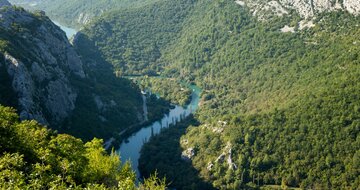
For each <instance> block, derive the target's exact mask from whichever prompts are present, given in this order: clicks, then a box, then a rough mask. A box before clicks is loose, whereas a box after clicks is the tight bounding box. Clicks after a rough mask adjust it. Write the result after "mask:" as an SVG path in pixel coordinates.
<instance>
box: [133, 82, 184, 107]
mask: <svg viewBox="0 0 360 190" xmlns="http://www.w3.org/2000/svg"><path fill="white" fill-rule="evenodd" d="M133 81H135V82H136V83H137V85H138V86H139V87H140V88H141V89H144V90H145V91H150V92H149V93H155V94H157V95H159V97H161V98H163V99H165V100H166V101H168V102H171V103H173V104H177V105H181V106H185V105H187V104H189V103H190V101H191V90H190V89H189V88H188V86H187V84H185V83H182V82H181V81H178V80H176V79H175V78H163V77H148V76H144V77H136V78H134V79H133Z"/></svg>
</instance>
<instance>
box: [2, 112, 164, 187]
mask: <svg viewBox="0 0 360 190" xmlns="http://www.w3.org/2000/svg"><path fill="white" fill-rule="evenodd" d="M0 151H1V155H0V188H1V189H99V190H100V189H102V190H103V189H136V188H137V187H136V186H135V173H134V172H133V171H132V169H131V167H130V165H129V163H121V162H120V158H119V155H118V154H115V153H114V152H112V153H111V155H107V154H106V152H105V150H104V148H103V141H102V140H100V139H96V138H95V139H93V140H92V141H90V142H87V143H83V141H82V140H80V139H77V138H75V137H73V136H70V135H66V134H57V133H56V132H55V131H52V130H50V129H47V128H45V127H43V126H41V125H39V124H38V123H37V122H36V121H21V122H20V121H19V118H18V116H17V114H16V113H15V110H14V109H12V108H8V107H3V106H0ZM138 189H159V190H160V189H165V183H164V181H163V180H159V179H158V178H157V177H156V176H152V177H150V178H149V179H147V180H145V181H144V183H143V184H140V185H139V187H138Z"/></svg>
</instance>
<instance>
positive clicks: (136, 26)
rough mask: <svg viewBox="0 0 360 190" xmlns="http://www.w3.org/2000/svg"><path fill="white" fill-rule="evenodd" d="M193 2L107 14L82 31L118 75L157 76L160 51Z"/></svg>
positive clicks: (179, 2)
mask: <svg viewBox="0 0 360 190" xmlns="http://www.w3.org/2000/svg"><path fill="white" fill-rule="evenodd" d="M194 2H195V1H194V0H182V1H178V2H176V3H174V2H172V1H159V2H158V3H154V4H150V5H149V6H142V7H135V8H132V9H126V10H122V9H120V10H118V11H113V12H109V13H106V14H105V15H104V16H102V17H100V18H98V19H96V21H95V22H93V23H90V24H89V25H87V26H86V27H85V28H84V29H83V30H81V32H82V33H84V34H86V35H87V36H88V37H89V38H90V39H91V40H93V41H95V45H96V47H98V48H99V50H100V51H101V53H102V54H103V55H104V58H105V59H106V60H107V61H108V62H110V63H112V64H113V65H114V67H115V70H116V74H117V76H123V75H139V74H140V75H141V74H146V75H157V74H158V71H159V66H158V65H156V64H155V62H156V61H157V60H158V59H159V58H160V57H161V50H162V49H163V48H164V47H165V46H166V45H167V44H169V43H170V42H171V41H172V40H173V39H175V38H176V36H178V34H179V32H180V30H181V29H182V27H183V26H182V23H183V21H184V19H185V18H186V17H187V14H188V12H189V11H190V10H191V7H192V5H193V3H194Z"/></svg>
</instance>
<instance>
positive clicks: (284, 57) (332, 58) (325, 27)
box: [84, 0, 360, 189]
mask: <svg viewBox="0 0 360 190" xmlns="http://www.w3.org/2000/svg"><path fill="white" fill-rule="evenodd" d="M167 2H169V3H167ZM183 2H186V1H180V2H179V3H173V2H172V3H170V1H162V2H161V3H159V4H154V5H153V6H144V7H142V8H141V10H142V11H141V13H142V14H143V18H142V19H141V21H142V23H141V24H139V25H134V26H131V27H130V26H129V23H127V22H128V21H131V22H130V23H136V22H133V21H135V20H137V19H139V17H138V16H136V15H135V14H133V12H131V11H130V12H128V13H127V12H123V14H124V15H123V16H122V17H119V16H117V15H118V14H113V16H114V17H116V18H117V19H108V18H110V17H109V16H108V17H107V19H105V17H104V18H100V19H98V20H97V21H96V22H95V23H94V24H92V25H91V26H88V28H86V29H85V30H84V33H85V34H87V35H89V36H96V37H91V38H92V39H93V40H95V41H97V40H98V42H96V44H97V46H98V47H99V49H101V51H102V52H103V53H104V55H105V57H106V59H108V60H109V61H110V62H111V63H113V64H114V65H115V67H116V68H121V70H120V71H121V72H120V76H121V75H122V73H125V75H126V74H141V73H147V74H149V73H148V72H147V71H149V69H150V70H151V71H152V72H151V73H150V74H152V73H154V74H158V72H160V73H161V75H164V76H166V77H173V78H177V79H178V80H182V81H187V82H194V83H196V84H197V85H199V86H200V87H201V88H203V91H204V93H203V96H202V102H201V109H200V110H199V111H198V112H197V113H196V114H195V116H194V118H195V120H197V121H196V123H198V125H197V126H191V125H190V126H189V127H188V128H187V129H186V130H185V132H184V133H183V134H181V137H180V138H179V137H178V136H177V138H175V141H176V142H173V141H172V140H171V139H174V138H172V137H173V136H172V135H178V134H172V133H171V132H166V133H165V134H162V135H160V136H159V137H154V138H153V139H152V140H151V141H150V142H149V144H148V145H146V146H145V147H144V149H143V156H142V158H141V160H142V163H143V168H144V170H143V171H144V173H143V174H144V175H145V176H146V175H148V174H149V173H150V172H151V171H156V170H157V171H158V172H159V175H160V176H167V180H168V181H169V182H172V183H171V184H173V186H174V187H176V188H184V189H191V184H195V185H196V184H197V182H193V181H191V180H190V181H189V180H186V179H180V178H179V177H176V174H173V173H172V172H171V171H173V170H175V169H177V170H178V168H179V165H178V164H179V163H182V160H178V161H174V162H172V161H173V160H171V159H172V158H170V157H169V156H160V154H167V153H168V152H167V151H171V150H170V149H171V148H169V147H168V144H167V143H159V142H160V139H162V140H164V139H165V137H164V135H167V136H166V139H168V141H171V142H172V143H176V144H177V145H178V147H177V148H179V149H176V150H174V151H175V152H177V153H176V154H175V155H179V154H178V153H179V151H180V150H187V149H188V148H193V149H194V150H195V156H194V157H193V158H192V160H191V165H192V166H193V167H194V168H195V170H197V171H198V172H199V173H198V177H199V178H198V179H199V180H200V181H204V182H205V183H210V184H211V185H212V186H213V187H214V188H217V189H238V188H245V187H246V188H257V187H263V188H267V187H269V188H271V187H274V188H276V187H279V188H280V187H281V186H282V187H283V188H285V187H294V188H296V187H297V188H304V189H306V188H314V189H333V188H335V189H336V188H340V189H356V188H357V187H358V186H360V184H359V183H360V178H359V176H360V175H359V174H360V173H359V172H360V170H359V163H360V162H359V151H358V150H359V149H360V139H359V136H358V134H359V131H360V130H359V127H360V125H359V119H360V110H359V107H360V102H359V100H360V98H359V90H360V86H359V78H360V68H359V61H360V60H359V56H358V52H359V46H358V45H357V44H358V43H359V38H358V36H359V34H360V33H359V32H360V31H359V28H358V27H357V24H358V19H357V17H354V16H352V15H350V14H348V13H345V12H341V11H339V12H333V13H323V14H320V15H318V16H317V17H316V19H315V20H314V22H316V23H317V24H316V26H315V27H313V28H305V29H302V30H300V29H299V28H298V23H299V21H301V19H302V18H300V17H298V16H297V15H296V14H294V15H292V16H291V17H279V18H278V17H275V18H272V19H270V20H268V21H267V22H261V21H258V20H257V19H256V17H253V16H251V15H250V13H249V10H247V8H245V7H239V6H235V5H234V4H233V2H231V1H205V0H204V1H193V3H189V2H187V4H186V5H188V6H187V8H182V9H180V10H179V9H178V7H179V6H181V5H182V3H183ZM165 5H166V9H164V10H167V13H168V14H170V13H171V12H173V14H172V15H180V17H179V18H180V20H178V21H179V22H172V23H173V24H176V26H175V27H171V28H172V29H173V31H174V34H171V35H170V36H169V33H167V31H166V30H164V31H159V29H166V28H167V26H168V25H167V24H166V23H167V22H168V17H167V16H166V14H165V15H164V16H162V17H156V16H155V17H154V16H151V14H150V13H151V12H152V10H153V7H156V6H159V7H160V6H165ZM161 10H163V9H161ZM134 12H136V10H134ZM175 12H176V14H175ZM115 15H116V16H115ZM181 15H186V16H185V17H182V16H181ZM171 18H172V19H174V18H177V17H174V16H172V17H171ZM170 20H171V19H170ZM120 23H122V24H124V25H123V27H120V26H121V25H120ZM157 23H162V25H161V27H160V25H157ZM286 24H290V26H294V27H295V28H296V32H295V33H283V32H281V31H280V29H281V28H282V27H283V26H284V25H286ZM147 25H151V26H149V27H148V26H147ZM100 26H101V27H100ZM154 28H155V29H154ZM125 29H126V30H127V32H122V30H125ZM107 30H108V31H112V33H107V32H106V31H107ZM104 34H111V35H110V37H109V35H104ZM132 34H136V36H137V38H136V39H133V38H129V36H128V35H132ZM115 36H118V37H119V36H120V37H121V38H120V40H114V41H115V42H114V45H113V47H118V48H119V47H120V48H119V49H115V48H111V49H108V48H109V47H111V45H110V46H108V44H112V42H113V41H112V40H107V41H103V39H106V38H107V39H112V38H113V37H115ZM148 36H154V37H153V38H154V39H156V38H157V36H160V40H157V41H159V42H161V43H158V44H156V45H157V46H156V47H158V50H156V51H148V53H147V52H146V51H143V50H144V49H146V48H150V49H152V50H154V48H153V47H155V46H153V44H152V43H147V40H150V39H148ZM168 39H171V40H168ZM121 40H124V43H123V44H122V45H119V44H117V43H120V42H121ZM138 40H142V42H144V43H141V44H140V46H141V47H139V46H134V47H139V48H140V49H136V50H134V49H133V50H134V51H133V52H141V54H138V55H137V54H136V53H134V54H133V53H131V54H129V51H126V50H125V49H126V48H127V47H133V46H132V45H131V44H137V43H138ZM167 40H168V41H167ZM145 42H146V43H145ZM105 44H106V46H105ZM138 50H140V51H138ZM154 52H155V53H154ZM113 55H116V56H119V57H121V58H114V57H113ZM127 55H132V56H130V59H129V60H128V61H124V62H118V63H116V62H114V61H111V60H112V59H114V60H116V61H119V60H123V59H122V58H123V57H124V56H127ZM145 57H147V58H145ZM143 58H145V59H143ZM137 60H141V61H139V62H137ZM132 61H134V62H132ZM143 61H145V62H143ZM129 63H131V64H132V66H131V67H130V65H129ZM143 63H146V64H143ZM150 63H151V64H150ZM123 66H125V67H123ZM154 66H156V67H155V68H153V67H154ZM134 71H135V72H134ZM144 71H145V72H144ZM173 133H176V132H173ZM182 141H186V142H187V143H185V144H182V143H181V142H182ZM161 142H163V141H161ZM169 143H170V142H169ZM165 146H166V147H165ZM179 146H180V147H179ZM159 147H160V148H159ZM175 148H176V147H175ZM230 149H231V156H230V157H231V160H232V162H230V163H231V167H230V166H229V163H228V161H226V160H225V161H222V162H221V161H220V160H221V159H220V160H218V159H217V158H219V157H220V158H222V157H224V156H222V155H223V154H224V155H225V157H227V158H228V156H229V153H227V152H228V151H229V150H230ZM156 155H157V156H156ZM155 157H156V158H157V159H154V158H155ZM168 159H170V160H168ZM174 159H177V158H174ZM216 161H217V162H216ZM144 163H146V164H144ZM182 164H184V163H182ZM208 166H211V167H209V168H211V169H208ZM177 170H176V171H177ZM184 170H186V169H184ZM190 172H192V171H190ZM184 175H186V174H184ZM189 175H190V176H191V174H189ZM185 187H186V188H185Z"/></svg>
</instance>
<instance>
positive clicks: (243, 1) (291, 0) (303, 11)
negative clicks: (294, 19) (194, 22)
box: [235, 0, 360, 18]
mask: <svg viewBox="0 0 360 190" xmlns="http://www.w3.org/2000/svg"><path fill="white" fill-rule="evenodd" d="M235 2H236V3H237V4H239V5H241V6H247V7H249V8H250V9H251V12H252V13H253V15H255V16H259V18H266V17H268V16H271V15H277V16H283V15H289V14H290V13H291V12H292V11H295V12H296V13H297V14H299V15H300V16H301V17H302V18H311V17H314V16H315V15H316V14H319V13H322V12H328V11H347V12H349V13H351V14H354V15H358V14H359V13H360V1H358V0H236V1H235ZM269 13H270V14H269Z"/></svg>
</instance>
